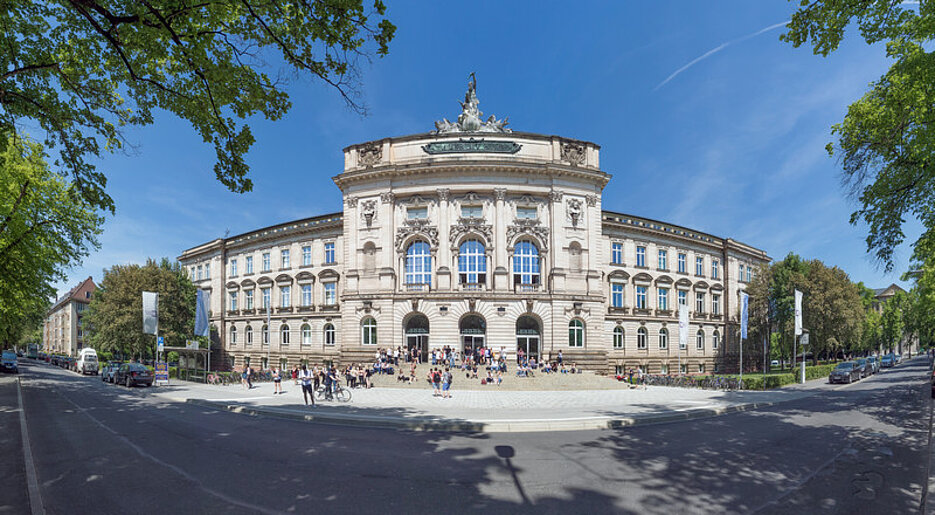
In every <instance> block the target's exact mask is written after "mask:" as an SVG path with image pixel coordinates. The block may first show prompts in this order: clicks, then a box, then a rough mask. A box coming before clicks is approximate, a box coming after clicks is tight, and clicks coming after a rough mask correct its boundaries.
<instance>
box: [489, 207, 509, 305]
mask: <svg viewBox="0 0 935 515" xmlns="http://www.w3.org/2000/svg"><path fill="white" fill-rule="evenodd" d="M493 192H494V213H493V215H494V216H493V218H494V219H493V234H494V238H493V239H494V241H493V246H494V251H493V260H492V262H491V263H490V272H492V273H493V274H494V275H493V277H494V281H496V277H497V276H496V271H497V270H499V269H503V270H505V271H506V272H507V275H509V270H510V258H509V253H508V252H507V248H506V247H507V241H506V228H507V225H509V222H508V220H509V221H512V220H513V216H512V213H509V212H508V210H509V208H508V207H507V206H506V188H496V189H494V190H493ZM501 273H502V272H501ZM507 282H509V281H507ZM491 284H492V286H493V287H494V288H495V289H498V288H509V287H510V286H509V284H496V282H492V283H491Z"/></svg>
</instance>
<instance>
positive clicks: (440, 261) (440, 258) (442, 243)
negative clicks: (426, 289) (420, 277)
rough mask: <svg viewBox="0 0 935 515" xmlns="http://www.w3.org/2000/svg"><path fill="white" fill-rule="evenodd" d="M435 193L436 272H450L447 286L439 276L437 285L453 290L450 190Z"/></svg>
mask: <svg viewBox="0 0 935 515" xmlns="http://www.w3.org/2000/svg"><path fill="white" fill-rule="evenodd" d="M435 192H436V193H437V194H438V254H437V261H436V263H435V270H444V271H447V272H448V274H449V275H448V280H447V281H446V282H447V284H442V277H441V275H439V276H438V285H437V286H438V288H439V289H446V290H447V289H450V288H451V275H450V274H451V242H450V241H449V235H450V233H451V222H450V221H449V220H450V219H451V218H452V217H451V215H450V213H449V209H448V206H449V204H448V196H449V194H450V190H449V189H448V188H440V189H437V190H435Z"/></svg>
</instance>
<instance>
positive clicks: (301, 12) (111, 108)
mask: <svg viewBox="0 0 935 515" xmlns="http://www.w3.org/2000/svg"><path fill="white" fill-rule="evenodd" d="M370 5H371V7H367V6H365V4H364V0H303V1H298V2H292V1H286V0H239V1H235V0H139V1H132V2H130V1H123V2H118V1H107V0H80V1H78V0H76V1H68V2H61V1H58V0H5V1H3V2H0V26H2V27H3V32H2V34H3V35H2V42H3V44H2V45H0V62H2V63H0V64H2V68H0V129H4V130H6V131H7V132H12V131H13V127H15V126H16V125H17V124H19V123H24V122H29V123H38V125H39V126H40V127H41V128H42V129H43V130H44V131H45V133H46V137H45V142H46V145H47V146H48V147H49V148H56V149H60V150H61V153H60V160H58V161H57V162H56V164H57V165H59V166H61V168H62V171H63V172H66V173H68V174H70V175H71V176H72V177H73V182H74V183H75V185H76V186H77V188H78V189H79V190H80V191H81V192H82V194H83V195H84V197H85V198H86V199H87V200H88V201H89V202H90V203H91V204H92V205H94V206H98V207H100V208H104V209H110V210H111V211H113V202H112V200H111V199H110V197H109V196H108V195H107V194H106V193H105V191H104V187H105V185H106V178H105V176H104V174H103V173H101V172H100V171H97V170H96V169H95V167H94V165H93V164H91V162H90V161H93V160H94V159H95V158H97V157H98V156H99V155H100V154H101V152H102V151H103V150H106V151H112V150H115V149H119V148H120V147H121V146H122V144H123V142H122V138H121V130H122V128H123V127H125V126H127V125H146V124H149V123H152V121H153V112H154V111H156V110H164V111H168V112H169V113H172V114H174V115H176V116H178V117H180V118H182V119H184V120H186V121H188V122H189V123H191V125H192V128H193V129H194V131H195V132H197V133H198V135H200V136H201V138H202V139H203V140H204V141H205V142H208V143H211V144H212V145H213V146H214V149H215V153H216V155H217V161H216V164H215V166H214V173H215V176H216V177H217V179H218V180H219V181H221V182H222V183H223V184H224V185H226V186H227V187H228V188H229V189H230V190H231V191H236V192H244V191H249V190H250V189H251V188H252V183H251V181H250V179H249V178H248V177H247V172H248V166H247V164H246V162H245V160H244V156H245V154H246V152H247V151H248V149H249V148H250V146H251V145H252V144H253V142H254V138H253V135H252V134H251V131H250V127H249V125H247V123H246V122H245V120H246V119H247V118H250V117H254V116H256V115H262V116H264V117H265V118H267V119H270V120H277V119H279V118H281V117H282V116H283V115H284V114H285V113H286V112H287V111H288V110H289V108H290V102H289V96H288V95H287V94H286V93H285V91H284V90H283V86H284V84H285V83H286V82H287V79H288V78H289V77H290V76H300V77H315V78H317V79H319V80H321V81H323V82H325V83H327V84H329V85H331V86H333V87H334V88H335V89H336V90H337V92H338V93H340V95H341V96H342V97H343V98H344V99H345V100H346V102H347V103H348V105H349V106H350V107H351V108H352V109H355V110H357V111H359V112H363V111H364V108H363V106H361V105H360V103H359V102H358V99H359V90H358V87H359V83H360V79H359V76H360V75H359V63H360V61H361V60H362V59H363V60H366V59H368V58H369V57H370V56H371V55H373V54H374V53H375V54H376V55H379V56H384V55H386V54H387V52H388V50H389V47H388V45H389V43H390V41H391V40H392V39H393V35H394V32H395V30H396V28H395V27H394V26H393V24H392V23H390V22H389V21H388V20H387V19H386V18H385V17H384V15H385V12H386V8H385V6H384V4H383V2H382V1H381V0H374V2H373V3H372V4H370ZM273 62H281V63H284V66H270V65H269V64H267V63H273ZM267 72H272V75H270V74H268V73H267Z"/></svg>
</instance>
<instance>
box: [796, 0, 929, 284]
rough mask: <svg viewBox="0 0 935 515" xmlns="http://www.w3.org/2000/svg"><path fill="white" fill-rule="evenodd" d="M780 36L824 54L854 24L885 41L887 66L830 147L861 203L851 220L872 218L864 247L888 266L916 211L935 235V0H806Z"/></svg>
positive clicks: (870, 37) (866, 36)
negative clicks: (933, 42)
mask: <svg viewBox="0 0 935 515" xmlns="http://www.w3.org/2000/svg"><path fill="white" fill-rule="evenodd" d="M799 6H800V7H799V9H798V10H797V11H796V12H795V14H793V15H792V20H791V21H790V23H789V25H788V29H789V30H788V32H787V33H785V34H783V35H782V36H781V39H782V40H784V41H786V42H789V43H791V44H792V45H793V46H795V47H798V46H800V45H804V44H808V45H811V46H812V47H813V50H814V52H815V53H816V54H820V55H823V56H827V55H828V54H830V53H831V52H833V51H835V50H836V49H837V48H838V46H839V45H840V43H841V41H842V40H843V38H844V33H845V30H846V29H847V28H848V27H849V26H851V24H852V23H854V24H856V28H857V30H859V32H860V35H861V37H863V39H864V40H865V41H866V42H867V43H868V44H873V43H878V42H885V43H886V53H887V56H889V57H890V58H892V59H893V61H894V62H893V64H892V66H891V67H890V69H889V70H888V71H887V72H886V73H885V74H884V75H883V76H882V77H881V78H880V79H879V80H877V81H875V82H873V83H872V84H871V85H870V90H869V91H868V92H867V93H866V94H865V95H864V96H863V98H861V99H859V100H857V101H856V102H854V103H853V104H851V105H850V107H849V108H848V111H847V115H846V116H845V118H844V120H843V121H842V122H841V123H838V124H836V125H834V126H833V128H832V134H833V135H836V136H837V137H838V140H837V144H836V145H835V144H834V143H829V144H828V147H827V148H828V151H829V153H831V154H832V155H837V156H838V157H839V159H840V162H841V164H842V166H843V180H844V184H845V186H846V187H847V188H848V189H849V191H850V194H851V195H852V196H853V197H854V198H856V199H857V201H858V202H859V204H860V207H859V209H857V211H855V212H854V213H853V214H852V215H851V223H859V222H864V223H866V224H867V225H868V229H869V234H868V235H867V238H866V243H867V250H868V252H870V253H872V254H873V255H874V256H875V257H876V258H877V259H878V260H879V261H880V262H881V263H882V264H883V265H884V268H885V269H886V270H887V271H889V270H891V269H892V268H893V266H894V262H893V252H894V249H895V248H896V246H898V245H899V244H900V243H902V242H903V241H904V240H905V237H906V236H905V233H904V232H903V225H904V223H905V221H906V218H907V217H916V218H918V219H919V220H921V222H922V224H923V225H924V227H925V232H924V234H923V236H922V238H923V239H925V238H928V239H935V156H933V151H935V116H933V112H932V106H933V105H935V53H933V52H932V51H930V50H931V49H932V47H933V46H932V41H933V39H935V2H930V1H923V2H916V3H912V2H899V1H893V0H802V1H801V2H800V4H799Z"/></svg>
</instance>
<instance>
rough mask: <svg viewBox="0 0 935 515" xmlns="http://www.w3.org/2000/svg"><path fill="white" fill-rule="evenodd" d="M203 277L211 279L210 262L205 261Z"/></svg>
mask: <svg viewBox="0 0 935 515" xmlns="http://www.w3.org/2000/svg"><path fill="white" fill-rule="evenodd" d="M205 279H211V263H205Z"/></svg>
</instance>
